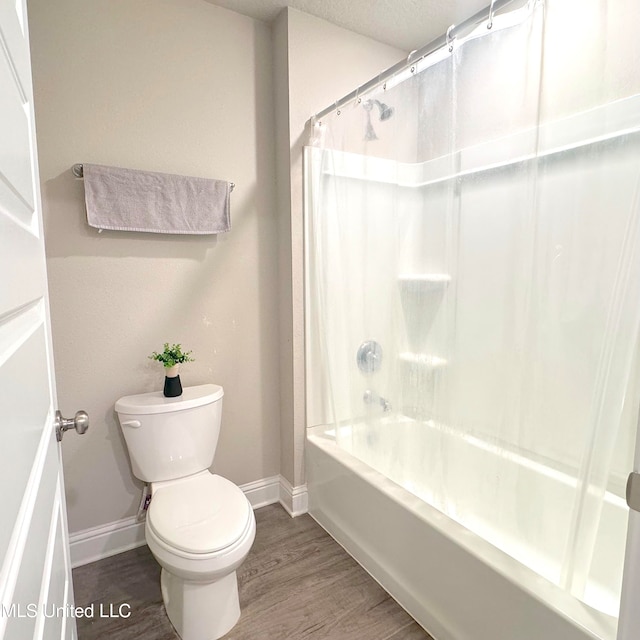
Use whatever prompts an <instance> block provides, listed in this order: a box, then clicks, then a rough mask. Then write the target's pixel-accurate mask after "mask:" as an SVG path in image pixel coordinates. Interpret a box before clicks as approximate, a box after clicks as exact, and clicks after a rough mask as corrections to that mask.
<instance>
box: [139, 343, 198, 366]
mask: <svg viewBox="0 0 640 640" xmlns="http://www.w3.org/2000/svg"><path fill="white" fill-rule="evenodd" d="M191 353H192V352H191V351H185V352H184V353H183V352H182V347H181V345H179V344H174V345H171V346H169V343H168V342H165V343H164V351H163V352H162V353H158V352H156V351H154V352H153V353H152V354H151V355H150V356H149V359H150V360H157V361H158V362H162V364H163V365H164V366H165V367H167V368H169V367H173V366H174V365H176V364H182V363H183V362H193V358H192V357H191Z"/></svg>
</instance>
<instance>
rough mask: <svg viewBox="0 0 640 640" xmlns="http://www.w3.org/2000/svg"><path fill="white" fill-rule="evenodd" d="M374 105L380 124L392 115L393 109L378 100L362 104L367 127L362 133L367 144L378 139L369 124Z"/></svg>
mask: <svg viewBox="0 0 640 640" xmlns="http://www.w3.org/2000/svg"><path fill="white" fill-rule="evenodd" d="M374 104H375V105H376V107H378V112H379V118H380V122H384V121H385V120H388V119H389V118H390V117H391V116H392V115H393V107H390V106H389V105H387V104H385V103H384V102H380V100H367V101H366V102H364V103H363V104H362V108H363V109H364V110H365V111H366V112H367V126H366V129H365V132H364V139H365V140H366V141H367V142H370V141H372V140H377V139H378V136H377V135H376V132H375V129H374V128H373V125H372V124H371V110H372V109H373V105H374Z"/></svg>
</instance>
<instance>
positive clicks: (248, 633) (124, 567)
mask: <svg viewBox="0 0 640 640" xmlns="http://www.w3.org/2000/svg"><path fill="white" fill-rule="evenodd" d="M255 513H256V520H257V524H258V530H257V534H256V541H255V543H254V545H253V548H252V550H251V553H250V554H249V557H248V558H247V560H246V562H245V563H244V564H243V565H242V567H240V569H239V570H238V583H239V589H240V606H241V609H242V615H241V617H240V622H238V624H237V625H236V626H235V627H234V628H233V629H232V630H231V631H230V632H229V633H228V634H227V635H226V636H225V640H289V639H290V640H303V639H304V640H307V639H308V640H432V639H431V636H429V635H428V634H427V633H426V632H425V631H424V630H423V629H422V628H421V627H420V626H419V625H418V624H417V623H416V622H414V621H413V619H412V618H411V617H410V616H409V615H408V614H407V613H406V612H405V611H404V610H403V609H402V608H401V607H400V606H399V605H398V604H397V603H396V602H395V601H394V600H393V599H392V598H391V597H390V596H389V595H388V594H387V593H386V592H385V591H384V590H383V589H382V588H381V587H380V586H379V585H378V584H377V583H376V582H375V581H374V580H373V579H372V578H371V577H370V576H369V575H368V574H367V573H366V572H365V571H364V570H363V569H362V568H361V567H360V566H359V565H358V564H357V563H356V562H355V561H354V560H353V559H352V558H351V557H350V556H349V555H348V554H347V553H346V552H345V551H344V550H343V549H342V547H340V546H339V545H338V544H337V543H336V542H335V541H334V540H333V539H332V538H331V537H329V536H328V535H327V534H326V533H325V532H324V530H323V529H321V528H320V527H319V526H318V525H317V524H316V523H315V522H314V520H313V519H312V518H311V517H309V516H300V517H298V518H295V519H292V518H290V517H289V516H288V515H287V513H285V511H284V510H283V509H282V508H281V507H280V506H277V505H274V506H270V507H264V508H262V509H258V510H257V511H256V512H255ZM73 580H74V586H75V597H76V605H77V606H83V607H86V606H88V605H90V604H92V603H93V604H94V611H95V615H94V618H93V619H78V636H79V640H94V639H96V640H97V639H98V638H100V639H107V640H177V639H178V636H177V634H176V633H175V631H174V630H173V628H172V626H171V624H170V623H169V621H168V619H167V617H166V615H165V612H164V608H163V605H162V596H161V595H160V567H159V566H158V564H157V563H156V561H155V560H154V558H153V556H152V555H151V553H150V552H149V550H148V548H147V547H141V548H139V549H134V550H133V551H128V552H126V553H122V554H120V555H117V556H113V557H112V558H107V559H105V560H101V561H99V562H94V563H93V564H89V565H85V566H84V567H79V568H78V569H75V570H74V572H73ZM122 603H127V604H129V605H130V606H131V616H130V617H129V618H128V619H123V618H117V617H112V618H110V617H100V615H99V614H100V605H102V611H103V613H104V614H105V615H108V613H109V611H110V608H109V607H110V605H113V610H114V611H117V609H118V607H119V605H120V604H122Z"/></svg>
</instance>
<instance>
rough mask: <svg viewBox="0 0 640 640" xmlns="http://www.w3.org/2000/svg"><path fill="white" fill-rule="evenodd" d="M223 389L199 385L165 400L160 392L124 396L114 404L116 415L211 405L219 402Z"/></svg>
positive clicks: (160, 411) (187, 388)
mask: <svg viewBox="0 0 640 640" xmlns="http://www.w3.org/2000/svg"><path fill="white" fill-rule="evenodd" d="M223 395H224V389H223V388H222V387H221V386H219V385H217V384H201V385H198V386H195V387H183V389H182V395H181V396H178V397H177V398H165V397H164V394H163V393H162V391H152V392H151V393H139V394H138V395H135V396H124V397H123V398H120V400H118V401H117V402H116V412H117V413H128V414H145V415H148V414H151V413H171V412H174V411H184V410H185V409H193V408H194V407H201V406H202V405H205V404H211V403H212V402H216V401H217V400H220V399H221V398H222V396H223Z"/></svg>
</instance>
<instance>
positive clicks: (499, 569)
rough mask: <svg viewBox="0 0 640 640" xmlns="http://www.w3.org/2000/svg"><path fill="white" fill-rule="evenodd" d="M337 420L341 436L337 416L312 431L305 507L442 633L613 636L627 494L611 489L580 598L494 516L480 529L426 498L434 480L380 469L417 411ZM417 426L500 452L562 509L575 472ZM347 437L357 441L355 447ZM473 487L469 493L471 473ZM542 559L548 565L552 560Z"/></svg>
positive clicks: (560, 639) (425, 434)
mask: <svg viewBox="0 0 640 640" xmlns="http://www.w3.org/2000/svg"><path fill="white" fill-rule="evenodd" d="M339 429H340V444H341V446H337V444H336V432H335V428H333V427H324V426H316V427H312V428H310V429H308V430H307V441H306V465H307V483H308V490H309V513H310V514H311V516H312V517H313V518H314V519H315V520H316V521H317V522H318V523H319V524H320V525H321V526H322V527H323V528H324V529H325V530H326V531H327V532H328V533H329V534H330V535H331V536H332V537H333V538H334V539H336V540H337V541H338V542H339V543H340V544H341V545H342V546H343V547H344V548H345V549H346V550H347V551H348V552H349V553H350V554H351V555H352V556H353V557H354V558H355V559H356V560H357V561H358V562H359V563H360V564H361V565H362V566H363V567H364V568H365V569H366V570H367V571H368V572H369V573H370V574H371V575H372V576H373V577H374V578H375V579H376V580H377V581H378V582H379V583H380V584H381V585H382V586H383V587H384V588H385V589H386V590H387V591H388V592H389V593H390V594H391V595H392V596H393V597H394V598H395V599H396V600H397V601H398V602H399V603H400V604H401V605H402V606H403V607H404V608H405V609H406V610H407V611H408V612H409V613H410V614H411V615H412V616H413V617H414V618H415V619H416V620H417V621H418V622H419V623H420V624H421V625H422V626H423V627H424V628H425V629H426V630H427V631H428V632H429V633H430V634H431V635H432V636H433V637H434V638H435V639H436V640H542V639H544V640H587V639H596V638H598V639H603V640H614V639H615V635H616V627H617V611H616V610H615V609H616V607H617V599H618V594H619V582H620V580H621V575H620V574H621V572H622V566H623V558H622V556H623V554H624V541H625V534H626V519H627V509H626V505H625V503H624V501H623V500H622V499H620V498H619V497H617V496H614V495H610V494H607V496H606V501H605V506H604V512H603V517H602V524H601V526H600V530H599V532H598V537H597V541H596V545H597V546H599V549H598V553H596V557H597V558H598V560H597V561H594V565H593V566H592V568H591V571H590V577H589V580H590V584H588V586H587V589H586V592H585V598H584V600H585V601H581V600H578V599H577V598H575V597H573V596H572V595H571V594H569V593H568V592H567V591H565V590H563V589H560V588H559V587H557V586H556V585H555V584H553V583H552V582H551V581H549V580H547V579H545V578H544V577H542V576H541V575H539V573H537V572H534V571H533V570H532V569H530V568H528V567H527V566H526V561H527V558H526V554H527V553H528V551H527V550H526V549H523V548H521V546H519V545H518V541H517V540H512V541H509V540H508V539H507V538H505V539H503V540H499V539H498V538H495V536H493V537H494V539H493V542H494V544H492V543H491V542H489V541H488V540H487V538H492V535H493V534H492V532H491V530H490V527H489V525H487V524H483V523H474V526H473V528H474V529H475V531H476V533H474V532H473V531H472V530H470V528H468V527H467V526H463V524H461V523H460V522H457V521H456V520H455V519H454V518H452V517H449V516H447V515H444V513H442V511H440V510H438V509H436V508H434V507H433V506H431V505H430V504H429V503H428V502H427V500H428V496H427V497H425V496H424V495H423V494H424V492H425V491H428V488H426V487H424V486H423V487H416V486H411V485H410V483H407V481H406V480H405V479H403V478H395V480H396V481H395V482H394V480H393V479H391V478H389V477H388V475H385V474H383V473H380V472H379V471H376V470H375V469H374V468H373V467H374V466H377V467H378V468H383V469H384V467H381V466H380V460H378V459H376V458H377V457H379V456H380V455H381V454H385V455H388V451H389V450H391V449H392V448H393V447H394V446H395V445H394V442H395V443H397V442H401V441H403V440H404V441H405V442H406V441H407V438H415V437H416V436H415V433H416V425H415V421H412V420H409V419H402V418H400V419H397V418H395V419H387V420H379V421H378V422H377V423H375V424H371V423H369V424H367V425H364V424H354V425H342V426H340V427H339ZM407 430H410V432H408V431H407ZM419 437H421V438H426V439H429V438H443V437H450V438H457V439H458V440H459V442H457V443H455V446H456V447H458V449H457V451H458V452H459V454H460V455H461V456H464V457H465V460H471V463H470V464H471V465H473V459H474V456H475V457H476V459H477V461H478V463H482V460H481V459H480V457H482V456H495V455H502V457H504V458H505V460H503V461H501V462H502V463H504V464H508V465H519V466H520V467H521V470H520V473H521V474H524V477H525V478H526V479H527V481H530V482H532V483H533V485H535V486H536V487H537V489H536V490H543V491H545V494H544V495H549V496H552V497H553V498H552V502H553V504H554V505H555V508H558V509H562V508H563V504H564V495H565V494H567V495H568V492H567V488H568V487H569V486H570V484H571V480H570V479H569V478H568V477H566V476H564V474H563V473H561V472H558V471H557V470H552V469H546V468H545V467H544V466H543V465H541V464H540V463H539V462H536V461H532V460H529V459H527V458H525V457H523V456H519V455H518V454H517V453H509V452H506V453H505V452H504V451H500V452H499V451H497V450H496V449H495V447H494V446H492V445H491V444H490V443H487V442H483V441H482V440H479V439H473V438H462V437H460V436H457V435H454V434H447V433H443V432H442V430H439V429H438V428H437V425H433V424H432V423H428V422H427V423H423V424H422V425H421V431H420V436H419ZM363 438H364V439H365V440H368V441H370V443H371V446H370V447H369V448H367V446H366V441H365V442H364V443H363ZM351 443H356V444H357V445H358V448H357V451H358V457H355V456H354V455H353V454H352V453H351V451H350V448H351ZM363 444H364V446H363ZM427 444H428V443H427ZM363 460H364V461H363ZM367 462H369V463H370V464H367ZM528 474H531V477H530V478H528ZM402 484H404V485H405V486H402ZM426 484H428V482H427V483H426ZM407 487H408V488H407ZM409 489H411V490H409ZM468 491H469V492H470V497H469V499H474V497H473V483H469V486H468ZM416 493H417V494H418V495H420V496H421V497H418V495H416ZM423 498H424V499H423ZM483 527H484V529H483ZM501 535H504V534H501ZM499 547H502V548H506V549H507V550H508V553H507V552H505V551H504V550H502V549H501V548H499ZM518 558H520V560H524V561H525V562H524V563H523V562H522V561H520V560H519V559H518ZM536 562H539V564H540V565H541V566H542V571H543V573H544V572H549V575H550V576H552V575H553V572H554V571H555V569H554V567H553V563H552V562H550V561H548V559H547V560H545V559H544V558H539V559H538V560H537V561H536ZM592 605H593V606H592ZM596 607H598V608H596ZM598 609H600V610H598Z"/></svg>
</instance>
